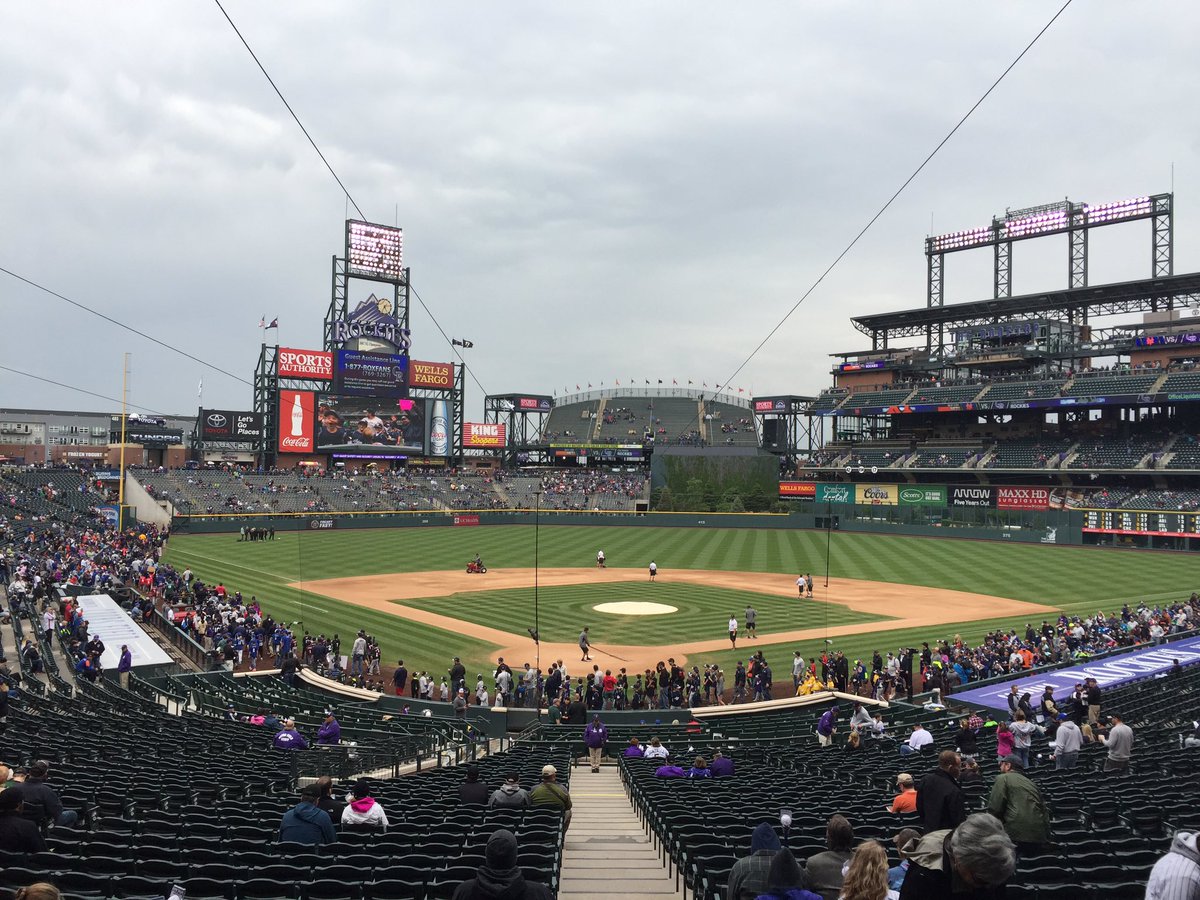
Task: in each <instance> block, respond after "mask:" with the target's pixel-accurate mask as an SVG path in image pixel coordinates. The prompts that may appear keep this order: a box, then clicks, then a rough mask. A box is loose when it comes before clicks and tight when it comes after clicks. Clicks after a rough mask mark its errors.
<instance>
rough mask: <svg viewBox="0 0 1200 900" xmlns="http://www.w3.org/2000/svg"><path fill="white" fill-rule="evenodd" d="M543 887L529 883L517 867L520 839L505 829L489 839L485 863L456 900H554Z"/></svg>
mask: <svg viewBox="0 0 1200 900" xmlns="http://www.w3.org/2000/svg"><path fill="white" fill-rule="evenodd" d="M552 898H553V894H551V893H550V889H549V888H548V887H546V885H544V884H539V883H538V882H536V881H526V880H525V876H524V875H522V874H521V870H520V869H519V868H518V867H517V839H516V837H514V836H513V833H512V832H511V831H509V830H508V829H506V828H501V829H499V830H498V831H496V832H494V833H493V834H492V836H491V837H490V838H488V842H487V849H486V850H485V851H484V863H483V865H482V866H480V867H479V871H478V872H477V873H476V875H475V877H474V878H468V879H467V880H466V881H464V882H463V883H462V884H460V885H459V886H458V888H457V889H455V891H454V897H453V900H552Z"/></svg>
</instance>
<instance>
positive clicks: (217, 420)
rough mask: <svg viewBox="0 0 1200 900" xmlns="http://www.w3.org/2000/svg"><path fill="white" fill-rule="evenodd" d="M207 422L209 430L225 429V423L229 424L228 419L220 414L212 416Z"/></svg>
mask: <svg viewBox="0 0 1200 900" xmlns="http://www.w3.org/2000/svg"><path fill="white" fill-rule="evenodd" d="M206 421H207V422H208V427H209V428H224V427H225V423H226V422H228V421H229V420H228V419H226V418H225V417H224V416H223V415H221V414H220V413H213V414H212V415H210V416H209V417H208V419H207V420H206Z"/></svg>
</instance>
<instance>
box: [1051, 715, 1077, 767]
mask: <svg viewBox="0 0 1200 900" xmlns="http://www.w3.org/2000/svg"><path fill="white" fill-rule="evenodd" d="M1082 746H1083V731H1082V730H1081V729H1080V727H1079V725H1078V724H1077V723H1076V722H1075V721H1073V720H1072V719H1071V717H1070V715H1068V714H1067V713H1065V712H1062V713H1059V714H1058V730H1057V731H1055V732H1054V768H1056V769H1073V768H1075V766H1077V765H1078V764H1079V748H1080V747H1082Z"/></svg>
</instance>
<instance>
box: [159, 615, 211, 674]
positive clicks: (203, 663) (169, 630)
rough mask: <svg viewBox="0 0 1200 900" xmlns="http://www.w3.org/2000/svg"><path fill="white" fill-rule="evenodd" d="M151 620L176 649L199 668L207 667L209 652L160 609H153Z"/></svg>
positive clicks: (209, 657)
mask: <svg viewBox="0 0 1200 900" xmlns="http://www.w3.org/2000/svg"><path fill="white" fill-rule="evenodd" d="M151 621H152V622H153V623H154V625H155V627H156V628H157V629H158V631H159V633H160V634H162V635H163V636H164V637H165V638H166V639H167V640H169V641H170V642H171V644H172V646H174V647H175V649H176V650H178V651H179V652H180V653H182V654H183V655H184V656H186V657H187V658H188V659H190V660H191V661H192V662H194V663H195V664H196V665H198V666H200V668H201V669H207V668H208V667H209V665H210V664H211V662H212V657H211V655H210V654H209V652H208V651H207V650H205V649H204V648H203V647H201V646H200V645H199V644H197V643H196V642H195V641H193V640H192V639H191V638H190V637H188V636H187V635H186V634H184V633H183V631H182V630H180V628H179V627H178V626H177V625H176V624H175V623H174V622H172V621H171V620H170V619H168V618H167V617H166V616H164V615H163V614H162V611H161V610H159V609H155V610H154V616H153V618H152V620H151Z"/></svg>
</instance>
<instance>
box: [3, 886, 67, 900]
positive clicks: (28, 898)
mask: <svg viewBox="0 0 1200 900" xmlns="http://www.w3.org/2000/svg"><path fill="white" fill-rule="evenodd" d="M13 900H62V894H61V893H60V892H59V890H58V888H57V887H55V886H54V885H52V884H51V883H50V882H48V881H37V882H34V883H33V884H31V885H29V886H28V887H23V888H17V891H16V893H15V894H13Z"/></svg>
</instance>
